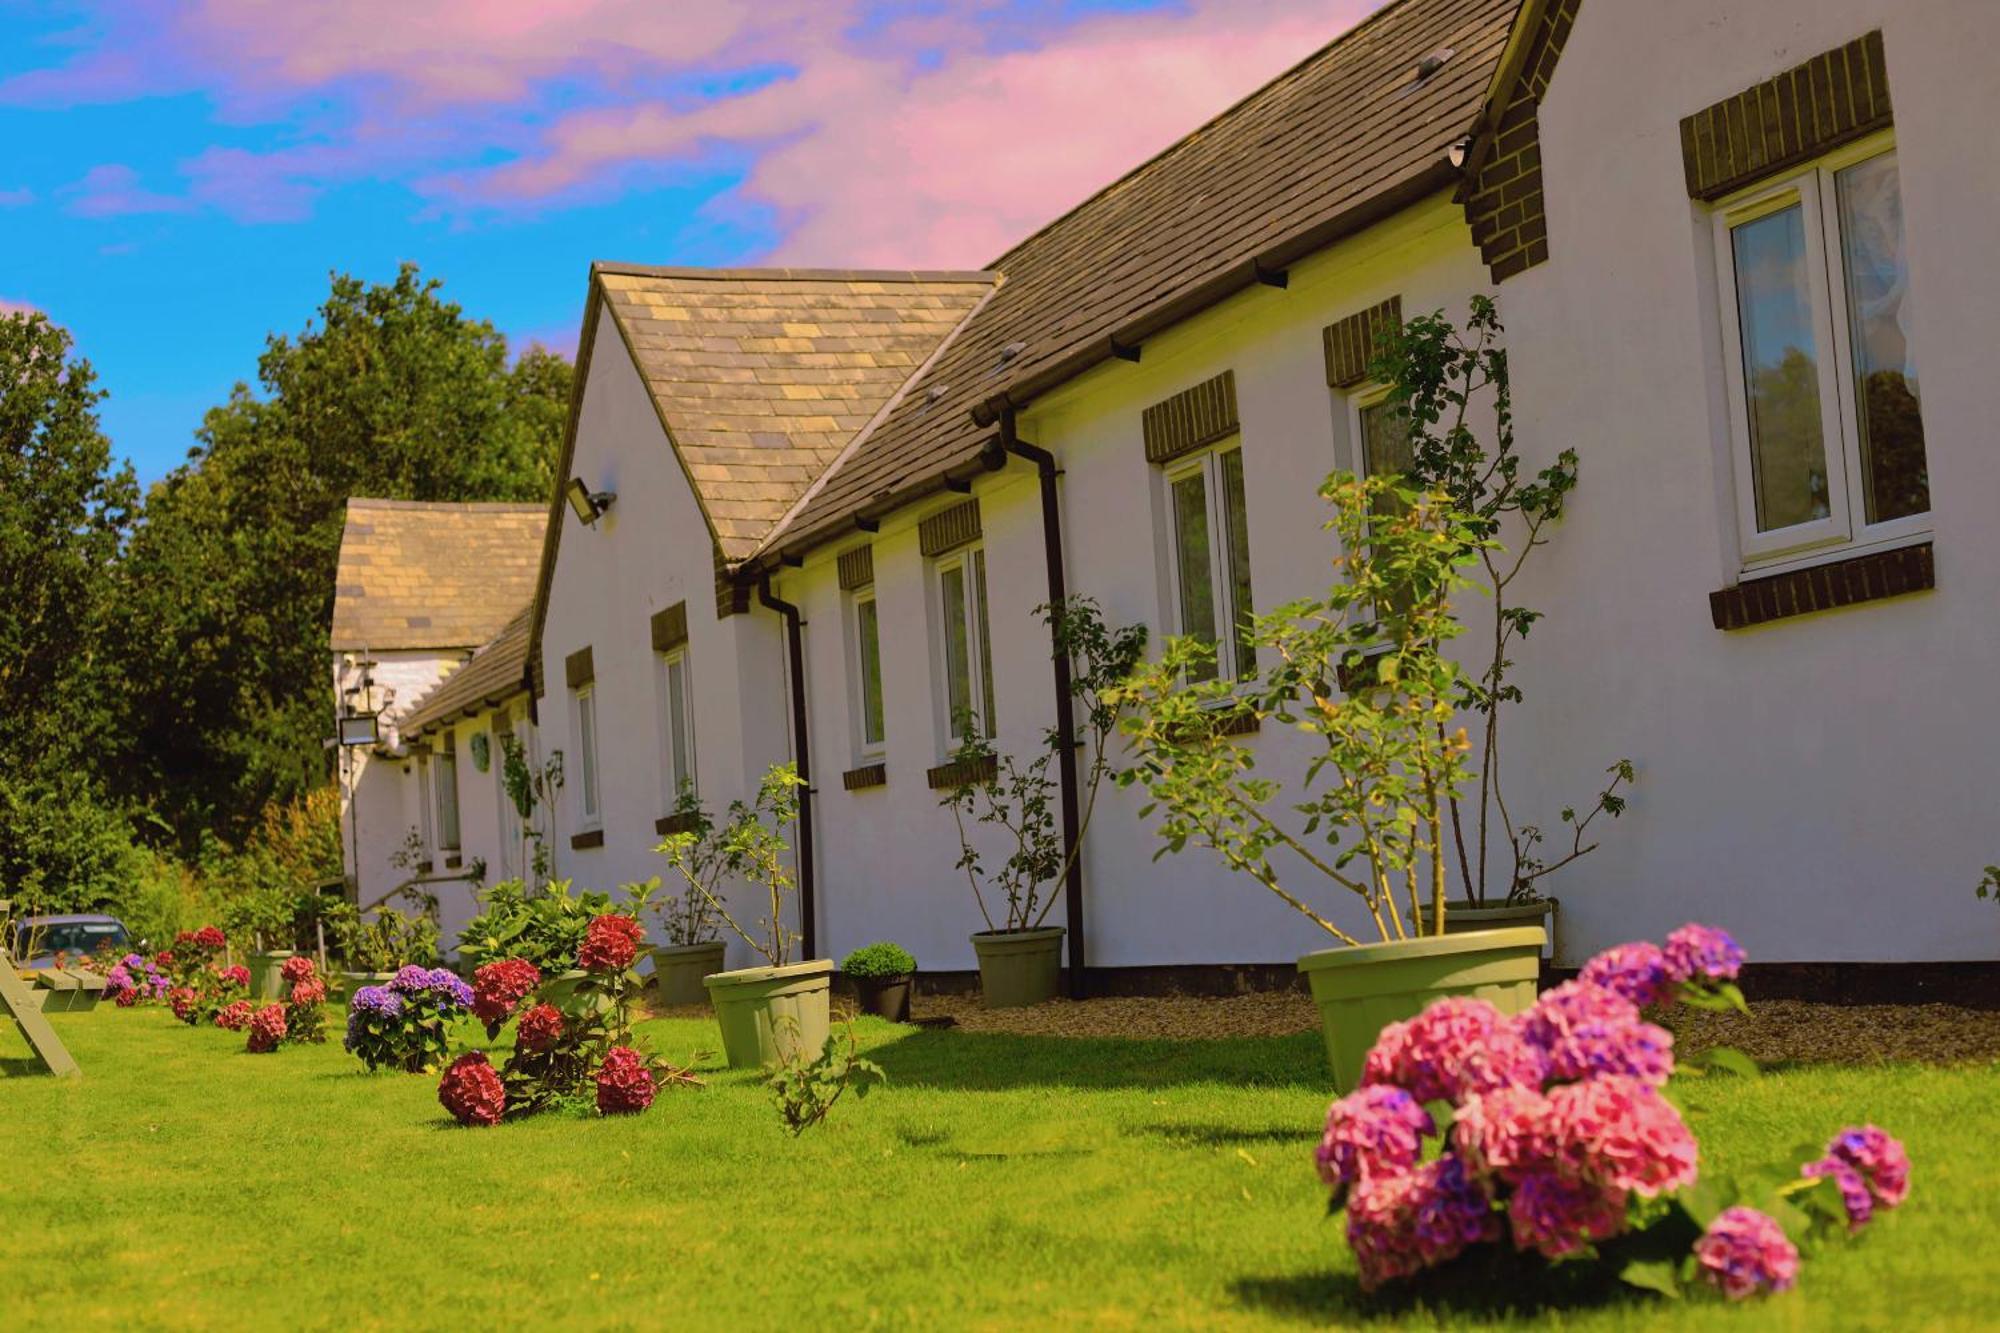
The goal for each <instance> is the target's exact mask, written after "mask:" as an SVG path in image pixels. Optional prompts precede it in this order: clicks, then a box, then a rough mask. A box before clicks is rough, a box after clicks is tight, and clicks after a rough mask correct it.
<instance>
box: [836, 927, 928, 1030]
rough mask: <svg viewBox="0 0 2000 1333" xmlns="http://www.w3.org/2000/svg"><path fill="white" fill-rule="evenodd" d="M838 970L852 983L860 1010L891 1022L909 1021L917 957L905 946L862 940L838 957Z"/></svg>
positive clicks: (885, 941) (884, 941)
mask: <svg viewBox="0 0 2000 1333" xmlns="http://www.w3.org/2000/svg"><path fill="white" fill-rule="evenodd" d="M840 970H841V972H842V973H844V974H845V975H846V976H847V979H848V980H849V981H852V982H853V983H854V989H855V991H856V993H857V994H859V996H860V997H861V1012H862V1013H864V1014H873V1015H875V1016H876V1017H877V1018H886V1019H888V1020H889V1021H890V1022H892V1023H907V1022H909V1021H910V991H911V990H912V988H913V987H914V984H915V981H916V971H917V960H916V958H915V957H913V956H912V955H911V953H910V951H909V950H908V949H905V948H904V947H903V946H902V945H900V944H891V943H889V942H888V941H887V940H883V941H880V942H878V943H875V944H864V945H862V946H861V947H860V948H859V949H856V950H854V951H853V952H852V953H850V954H848V955H847V957H845V958H843V959H841V960H840Z"/></svg>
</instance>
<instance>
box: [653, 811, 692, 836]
mask: <svg viewBox="0 0 2000 1333" xmlns="http://www.w3.org/2000/svg"><path fill="white" fill-rule="evenodd" d="M700 823H701V816H700V815H698V814H696V813H694V812H693V811H692V810H689V811H685V812H676V813H674V814H671V815H661V816H660V817H659V818H658V819H656V820H654V821H653V832H655V833H657V834H658V835H659V836H661V837H662V838H666V837H671V836H672V835H674V834H676V833H693V832H694V831H695V829H696V827H697V826H698V825H699V824H700Z"/></svg>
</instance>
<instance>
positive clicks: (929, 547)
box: [917, 500, 980, 556]
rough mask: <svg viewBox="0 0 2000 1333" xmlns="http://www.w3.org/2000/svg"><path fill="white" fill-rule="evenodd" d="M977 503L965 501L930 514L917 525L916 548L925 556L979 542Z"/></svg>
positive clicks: (941, 553)
mask: <svg viewBox="0 0 2000 1333" xmlns="http://www.w3.org/2000/svg"><path fill="white" fill-rule="evenodd" d="M979 535H980V528H979V501H977V500H967V501H965V502H964V503H962V504H955V505H953V506H952V507H951V508H949V509H944V510H940V511H939V512H937V513H935V514H932V515H931V516H930V517H929V518H927V519H925V520H924V521H923V522H921V523H919V524H917V546H918V547H919V548H920V549H921V550H922V551H923V553H924V554H925V555H926V556H933V555H943V554H944V553H945V552H946V551H949V550H952V549H954V548H956V547H960V546H963V545H965V544H966V543H967V542H976V541H978V540H979Z"/></svg>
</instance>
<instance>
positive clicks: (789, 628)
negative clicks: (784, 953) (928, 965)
mask: <svg viewBox="0 0 2000 1333" xmlns="http://www.w3.org/2000/svg"><path fill="white" fill-rule="evenodd" d="M757 600H758V601H759V602H761V603H763V604H764V605H765V606H767V607H769V608H770V609H771V610H773V611H776V612H777V613H778V614H779V615H780V616H783V617H784V620H785V650H786V656H787V659H788V660H789V661H790V663H791V670H790V671H789V672H788V673H787V674H789V675H790V676H791V686H792V690H791V694H792V759H793V763H794V766H795V767H796V768H797V769H798V774H799V845H798V849H797V850H798V863H799V937H800V939H799V942H800V945H801V946H802V947H803V949H804V951H805V956H806V957H807V958H814V957H817V956H818V944H819V931H818V929H817V927H816V918H817V912H816V910H815V909H816V903H815V896H816V895H815V893H814V889H815V885H814V880H813V813H812V791H813V787H812V747H811V744H810V739H809V737H808V735H807V733H806V655H805V643H804V635H803V634H802V632H801V631H802V630H803V629H804V627H805V621H804V620H802V619H801V618H800V616H799V608H798V607H797V606H794V605H793V604H792V603H790V602H788V601H786V600H784V599H783V598H782V597H778V596H776V595H774V594H773V593H772V592H771V576H770V574H769V573H766V574H764V575H763V576H762V577H760V578H759V579H758V580H757Z"/></svg>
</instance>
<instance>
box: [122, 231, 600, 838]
mask: <svg viewBox="0 0 2000 1333" xmlns="http://www.w3.org/2000/svg"><path fill="white" fill-rule="evenodd" d="M439 287H440V284H439V283H438V282H437V281H435V280H427V279H424V278H422V277H420V276H419V274H418V272H417V269H416V267H415V266H414V265H409V264H406V265H404V266H403V267H402V269H401V270H400V271H399V272H398V273H397V275H396V278H395V280H394V281H393V282H390V283H386V284H367V283H364V282H362V281H360V280H359V279H356V278H353V277H349V276H346V275H340V274H336V275H334V276H333V278H332V289H331V292H330V294H329V295H328V298H327V300H326V302H325V303H324V304H323V305H322V306H321V307H320V309H319V312H318V316H319V317H318V319H317V321H313V322H308V323H307V325H306V326H305V328H304V329H303V330H301V331H300V332H299V333H298V334H297V335H296V336H295V337H285V336H282V335H276V334H274V335H272V337H271V338H270V339H269V341H268V342H267V344H266V346H265V350H264V354H263V356H262V357H261V358H260V359H259V361H258V367H257V378H258V390H257V391H255V392H253V391H252V389H251V388H250V387H249V386H248V385H243V384H238V385H237V386H236V387H235V389H234V390H233V391H232V392H231V394H230V396H229V400H228V401H227V402H225V403H223V404H222V405H220V406H218V407H215V408H212V409H211V410H210V411H209V412H208V413H207V415H206V417H205V418H204V420H203V422H202V425H201V428H200V430H199V431H198V432H197V433H196V434H197V439H198V444H197V445H196V447H195V448H194V449H193V450H192V451H191V452H190V454H189V460H188V462H187V463H186V464H185V465H183V466H182V467H180V468H179V469H177V470H175V471H174V472H173V473H172V474H170V475H169V476H168V477H167V478H166V479H165V480H164V481H162V482H160V483H159V484H158V485H157V486H155V487H154V488H153V490H152V493H151V494H150V495H149V496H148V497H147V500H146V506H145V512H144V516H143V519H142V521H141V522H140V524H139V525H138V528H137V530H136V531H135V532H134V534H133V538H132V541H131V544H130V550H129V552H128V553H127V556H126V558H125V559H124V560H123V561H122V562H121V568H120V575H121V577H120V597H119V602H120V610H119V624H118V627H117V641H118V642H119V643H120V644H121V645H122V651H121V658H120V662H119V668H120V676H121V682H120V693H121V695H122V698H123V701H124V703H125V722H126V730H127V732H128V734H129V738H130V753H129V755H128V756H127V762H125V763H123V764H121V765H120V769H119V779H118V780H119V789H120V790H121V791H122V792H123V793H125V794H126V795H128V796H129V797H130V798H131V799H132V800H134V801H135V802H143V803H147V804H150V805H152V806H153V807H154V808H155V809H156V810H157V811H158V813H159V814H160V816H161V817H162V819H163V820H164V822H165V824H166V825H167V826H169V827H170V828H171V829H172V830H173V833H174V836H175V839H176V841H177V842H178V844H179V848H180V850H181V852H182V853H183V854H184V855H192V854H193V853H194V852H195V851H196V850H197V849H198V847H199V845H200V842H201V839H202V836H203V834H204V833H205V832H208V831H213V832H214V833H216V834H218V835H219V836H221V837H222V838H223V839H224V840H226V841H231V842H234V841H237V840H239V839H240V838H241V837H242V836H243V835H244V834H245V833H246V832H247V831H248V830H249V828H250V827H251V825H252V824H253V823H254V821H255V819H256V818H257V815H258V812H259V811H261V810H262V809H263V808H264V806H265V805H267V804H268V803H270V802H272V801H274V800H276V801H286V800H290V799H293V798H295V797H297V796H299V795H301V794H303V793H305V792H307V791H309V790H311V789H312V788H314V787H316V786H318V785H320V784H321V783H323V782H325V781H326V779H327V760H326V752H325V750H324V748H323V745H322V741H323V738H324V737H325V735H326V732H327V728H328V726H329V720H328V719H329V714H330V709H331V706H332V705H331V702H330V699H329V697H328V691H329V688H330V686H329V683H328V680H329V678H328V674H327V673H328V661H329V657H328V651H329V650H328V646H327V630H328V625H329V623H330V621H331V618H332V611H333V594H334V587H333V580H334V568H335V564H336V561H337V559H338V555H339V549H340V533H341V525H342V521H343V515H344V508H345V505H346V502H347V500H348V498H349V497H350V496H355V495H367V496H378V497H383V498H389V499H405V500H539V499H542V498H544V497H546V496H547V495H548V493H549V486H550V476H551V470H552V467H553V459H554V454H555V450H556V447H557V445H558V443H559V438H560V433H561V429H562V423H563V419H564V413H565V410H566V404H567V400H568V395H569V381H570V368H569V366H568V365H567V363H565V362H563V361H562V360H561V358H559V357H556V356H554V355H553V354H550V353H547V352H543V351H540V350H539V349H536V350H531V351H530V352H529V353H528V354H527V355H525V356H523V357H522V358H521V359H520V361H519V362H518V363H517V364H515V365H514V366H512V367H510V366H509V365H508V360H507V343H506V339H505V338H504V337H503V336H502V335H501V334H499V333H498V332H497V331H496V330H495V329H494V328H493V326H492V325H491V324H490V323H488V322H486V321H484V320H474V319H470V318H467V317H466V315H465V314H464V312H463V311H462V310H461V309H460V308H459V307H458V306H457V305H456V304H454V303H452V302H450V301H447V300H445V299H443V297H442V296H441V295H440V294H439Z"/></svg>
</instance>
